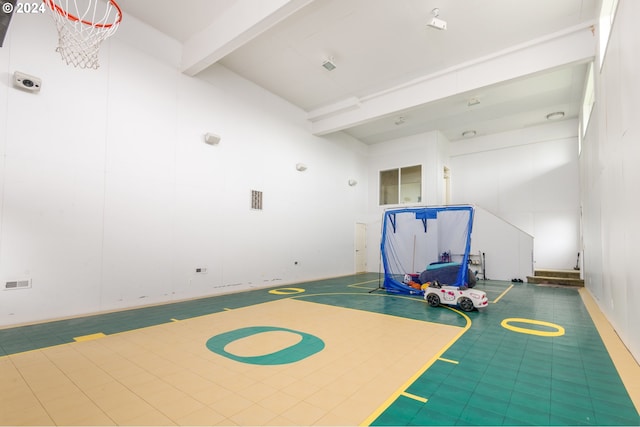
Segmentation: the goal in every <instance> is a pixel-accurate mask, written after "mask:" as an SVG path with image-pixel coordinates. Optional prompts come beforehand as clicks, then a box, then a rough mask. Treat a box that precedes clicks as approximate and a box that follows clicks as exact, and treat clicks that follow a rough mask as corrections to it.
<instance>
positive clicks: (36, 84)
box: [13, 71, 42, 92]
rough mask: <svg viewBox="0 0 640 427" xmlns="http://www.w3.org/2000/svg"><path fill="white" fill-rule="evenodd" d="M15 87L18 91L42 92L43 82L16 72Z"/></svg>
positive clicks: (14, 74) (14, 77)
mask: <svg viewBox="0 0 640 427" xmlns="http://www.w3.org/2000/svg"><path fill="white" fill-rule="evenodd" d="M13 85H14V86H15V87H17V88H18V89H23V90H26V91H29V92H40V88H41V87H42V80H40V79H39V78H38V77H34V76H30V75H28V74H25V73H21V72H20V71H16V72H15V73H13Z"/></svg>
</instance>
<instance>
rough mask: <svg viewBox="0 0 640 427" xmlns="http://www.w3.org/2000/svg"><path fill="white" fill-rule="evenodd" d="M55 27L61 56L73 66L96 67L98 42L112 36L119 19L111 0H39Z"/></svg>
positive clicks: (98, 49)
mask: <svg viewBox="0 0 640 427" xmlns="http://www.w3.org/2000/svg"><path fill="white" fill-rule="evenodd" d="M43 1H44V2H45V3H46V4H47V5H48V6H49V8H50V9H51V11H52V15H53V19H54V21H55V22H56V27H57V29H58V47H57V48H56V52H60V55H61V56H62V59H63V60H64V61H65V62H66V63H67V64H68V65H73V66H75V67H77V68H93V69H97V68H98V67H99V66H100V65H99V64H98V53H99V52H100V44H101V43H102V42H103V41H104V40H105V39H106V38H107V37H110V36H112V35H113V34H114V33H115V32H116V30H117V29H118V25H120V21H122V11H121V10H120V6H118V4H117V3H116V2H115V1H114V0H108V1H106V2H105V1H103V0H43Z"/></svg>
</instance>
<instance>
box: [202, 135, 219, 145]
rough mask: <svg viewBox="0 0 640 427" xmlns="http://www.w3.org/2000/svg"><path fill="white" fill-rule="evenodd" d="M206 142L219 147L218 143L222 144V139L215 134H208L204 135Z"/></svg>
mask: <svg viewBox="0 0 640 427" xmlns="http://www.w3.org/2000/svg"><path fill="white" fill-rule="evenodd" d="M204 142H206V143H207V144H209V145H218V143H219V142H220V137H219V136H218V135H216V134H215V133H208V132H207V133H205V134H204Z"/></svg>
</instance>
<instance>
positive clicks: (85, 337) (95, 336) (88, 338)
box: [73, 332, 106, 342]
mask: <svg viewBox="0 0 640 427" xmlns="http://www.w3.org/2000/svg"><path fill="white" fill-rule="evenodd" d="M104 337H106V335H105V334H103V333H102V332H98V333H97V334H90V335H82V336H81V337H73V340H74V341H76V342H83V341H91V340H97V339H98V338H104Z"/></svg>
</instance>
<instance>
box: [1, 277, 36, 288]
mask: <svg viewBox="0 0 640 427" xmlns="http://www.w3.org/2000/svg"><path fill="white" fill-rule="evenodd" d="M30 287H31V279H27V280H10V281H8V282H5V284H4V288H5V289H27V288H30Z"/></svg>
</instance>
